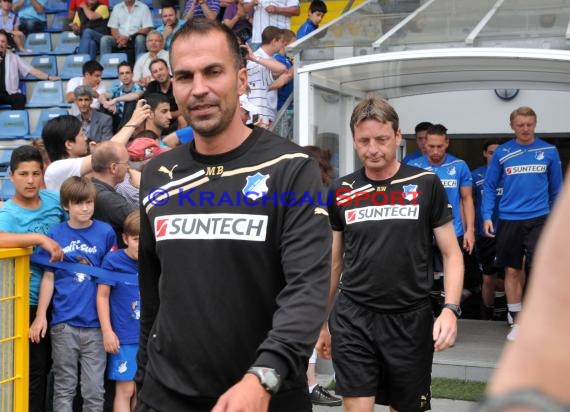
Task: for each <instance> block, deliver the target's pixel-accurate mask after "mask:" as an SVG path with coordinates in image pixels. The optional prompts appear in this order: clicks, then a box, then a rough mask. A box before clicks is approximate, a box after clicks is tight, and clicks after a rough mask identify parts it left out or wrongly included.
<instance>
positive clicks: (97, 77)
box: [65, 60, 107, 116]
mask: <svg viewBox="0 0 570 412" xmlns="http://www.w3.org/2000/svg"><path fill="white" fill-rule="evenodd" d="M81 71H82V73H83V76H81V77H73V78H71V79H69V81H68V82H67V89H66V94H65V101H66V102H68V103H73V104H72V105H71V109H70V113H71V114H72V115H74V116H77V115H78V114H79V109H78V108H77V104H75V94H74V90H75V88H76V87H77V86H89V87H91V89H92V92H93V97H94V99H93V102H92V103H91V107H92V108H93V109H95V110H98V109H99V107H100V106H101V103H100V101H99V98H100V97H101V95H104V94H105V93H106V92H107V88H106V87H105V84H104V83H102V82H101V76H102V75H103V66H101V64H100V63H99V62H98V61H97V60H89V61H87V62H85V63H83V67H82V68H81Z"/></svg>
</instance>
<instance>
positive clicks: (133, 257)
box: [97, 210, 140, 411]
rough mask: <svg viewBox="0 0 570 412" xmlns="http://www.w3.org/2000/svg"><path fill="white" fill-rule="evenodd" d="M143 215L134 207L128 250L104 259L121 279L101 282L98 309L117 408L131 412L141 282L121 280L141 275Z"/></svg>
mask: <svg viewBox="0 0 570 412" xmlns="http://www.w3.org/2000/svg"><path fill="white" fill-rule="evenodd" d="M139 229H140V214H139V211H138V210H134V211H132V212H131V213H129V215H128V216H127V217H126V219H125V223H124V225H123V241H124V242H125V244H126V245H127V247H126V249H120V250H115V251H112V252H110V253H108V254H107V256H105V258H104V259H103V265H102V267H103V268H104V269H108V270H111V271H113V272H116V274H117V280H116V281H109V280H102V279H99V280H98V281H97V283H98V287H97V312H98V313H99V321H100V322H101V330H102V332H103V344H104V346H105V351H106V352H107V353H109V355H108V357H107V374H108V378H109V379H110V380H115V381H116V382H117V383H116V389H115V401H114V403H113V410H115V411H129V410H132V408H133V407H134V404H135V400H136V398H135V382H134V377H135V373H136V371H137V361H136V356H137V349H138V342H139V329H140V325H139V322H140V294H139V287H138V285H137V284H133V283H129V282H128V281H124V280H121V279H120V277H121V273H132V274H138V250H139Z"/></svg>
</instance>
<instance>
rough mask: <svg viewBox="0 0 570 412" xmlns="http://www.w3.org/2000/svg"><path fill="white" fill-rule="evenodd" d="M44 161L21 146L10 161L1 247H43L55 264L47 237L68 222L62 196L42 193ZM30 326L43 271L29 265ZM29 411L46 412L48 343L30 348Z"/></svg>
mask: <svg viewBox="0 0 570 412" xmlns="http://www.w3.org/2000/svg"><path fill="white" fill-rule="evenodd" d="M43 171H44V170H43V161H42V155H41V153H40V151H39V150H38V149H37V148H35V147H32V146H29V145H25V146H20V147H18V148H16V149H14V151H13V152H12V156H11V158H10V181H11V182H12V184H13V185H14V196H12V198H11V199H9V200H7V201H6V203H4V206H3V207H2V208H0V247H29V246H34V247H35V246H41V247H42V248H43V249H44V250H45V251H47V253H49V254H50V255H51V260H52V261H59V260H61V259H62V258H63V251H62V250H61V247H60V246H59V244H58V243H57V242H56V241H54V240H53V239H50V238H49V237H48V236H47V235H46V234H47V232H48V230H49V229H50V228H51V227H52V226H53V225H55V224H57V223H60V222H63V221H64V220H65V212H64V211H63V209H62V208H61V205H60V203H59V194H57V193H55V192H50V191H47V190H40V187H41V186H42V182H43ZM30 272H31V276H30V302H29V303H30V324H31V323H32V321H33V320H34V318H35V317H36V310H37V307H38V306H37V305H38V295H39V291H40V280H41V278H42V273H43V271H42V268H41V267H39V266H36V265H30ZM29 362H30V366H29V378H30V387H29V410H30V411H44V410H45V398H46V386H47V375H48V372H49V369H50V366H51V344H50V341H49V339H44V340H43V341H42V342H39V343H34V342H32V344H30V350H29Z"/></svg>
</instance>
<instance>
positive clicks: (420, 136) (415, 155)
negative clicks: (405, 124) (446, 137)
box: [402, 122, 432, 164]
mask: <svg viewBox="0 0 570 412" xmlns="http://www.w3.org/2000/svg"><path fill="white" fill-rule="evenodd" d="M431 126H432V124H431V123H430V122H420V123H418V124H417V125H416V128H415V130H414V131H415V133H416V144H417V145H418V150H416V151H415V152H412V153H408V154H407V155H406V156H405V157H404V159H403V160H402V162H403V163H406V164H410V163H411V162H412V161H413V160H416V159H419V158H420V157H422V156H423V155H424V154H425V153H426V138H427V131H428V129H429V128H430V127H431Z"/></svg>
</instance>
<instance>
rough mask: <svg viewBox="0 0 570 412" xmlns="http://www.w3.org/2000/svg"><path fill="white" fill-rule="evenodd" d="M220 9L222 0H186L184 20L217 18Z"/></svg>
mask: <svg viewBox="0 0 570 412" xmlns="http://www.w3.org/2000/svg"><path fill="white" fill-rule="evenodd" d="M219 11H220V0H186V4H185V5H184V12H183V13H182V16H184V17H183V18H184V20H186V21H188V20H190V19H195V18H204V19H209V20H215V19H216V16H217V15H218V12H219Z"/></svg>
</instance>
